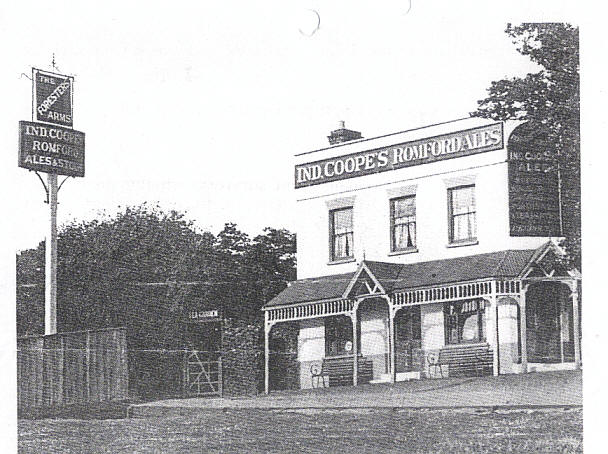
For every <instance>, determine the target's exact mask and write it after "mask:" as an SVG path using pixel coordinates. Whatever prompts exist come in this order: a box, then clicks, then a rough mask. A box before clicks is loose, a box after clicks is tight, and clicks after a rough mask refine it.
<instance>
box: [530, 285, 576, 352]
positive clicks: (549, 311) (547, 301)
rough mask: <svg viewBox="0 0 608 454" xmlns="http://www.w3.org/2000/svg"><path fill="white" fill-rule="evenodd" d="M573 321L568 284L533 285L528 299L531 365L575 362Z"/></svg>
mask: <svg viewBox="0 0 608 454" xmlns="http://www.w3.org/2000/svg"><path fill="white" fill-rule="evenodd" d="M573 318H574V317H573V307H572V299H571V298H570V290H569V288H568V287H567V286H566V285H564V284H560V283H555V282H539V283H535V284H532V285H530V288H529V290H528V293H527V297H526V328H527V329H526V332H527V336H526V337H527V351H528V362H531V363H563V362H573V361H574V323H573Z"/></svg>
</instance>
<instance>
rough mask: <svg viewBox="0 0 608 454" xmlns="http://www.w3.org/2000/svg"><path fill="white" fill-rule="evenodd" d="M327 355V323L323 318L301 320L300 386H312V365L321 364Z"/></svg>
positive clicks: (299, 351)
mask: <svg viewBox="0 0 608 454" xmlns="http://www.w3.org/2000/svg"><path fill="white" fill-rule="evenodd" d="M324 357H325V324H324V321H323V319H322V318H315V319H310V320H301V321H300V334H299V336H298V361H299V362H300V388H302V389H304V388H311V387H312V380H311V375H310V367H311V365H313V364H315V363H316V364H319V366H320V364H321V360H322V359H323V358H324Z"/></svg>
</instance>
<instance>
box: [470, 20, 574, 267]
mask: <svg viewBox="0 0 608 454" xmlns="http://www.w3.org/2000/svg"><path fill="white" fill-rule="evenodd" d="M505 32H506V33H507V35H509V36H510V37H511V38H512V40H513V43H514V44H515V45H516V46H517V50H518V51H519V52H520V53H521V54H522V55H526V56H528V57H529V58H530V59H531V60H532V61H533V62H535V63H537V64H538V65H540V67H541V70H540V71H538V72H537V73H534V74H528V75H527V76H525V77H523V78H520V77H514V78H509V79H503V80H499V81H495V82H492V83H491V85H490V88H489V89H488V96H487V97H486V98H485V99H482V100H480V101H478V104H479V106H478V109H477V111H475V112H473V113H472V114H471V115H473V116H479V117H484V118H492V119H495V120H525V121H529V122H531V123H533V124H536V125H539V127H542V128H545V129H546V130H547V131H548V139H549V141H550V142H551V143H552V144H554V148H553V151H554V154H555V160H556V162H557V163H558V164H559V167H560V169H561V175H562V178H563V179H562V182H563V184H562V207H563V218H564V235H565V238H566V239H565V242H564V246H565V248H566V251H567V253H568V261H569V262H570V264H571V265H573V266H576V267H577V268H579V269H580V265H581V262H580V77H579V39H578V28H577V27H573V26H571V25H568V24H562V23H543V24H529V23H526V24H522V25H518V26H513V25H511V24H508V25H507V28H506V30H505Z"/></svg>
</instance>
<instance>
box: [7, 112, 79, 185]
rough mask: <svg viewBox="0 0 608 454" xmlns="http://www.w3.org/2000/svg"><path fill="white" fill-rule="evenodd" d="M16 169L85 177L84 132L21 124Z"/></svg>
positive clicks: (31, 123)
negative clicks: (21, 168) (17, 167)
mask: <svg viewBox="0 0 608 454" xmlns="http://www.w3.org/2000/svg"><path fill="white" fill-rule="evenodd" d="M19 167H23V168H25V169H29V170H37V171H39V172H47V173H56V174H58V175H69V176H72V177H84V132H80V131H76V130H74V129H68V128H62V127H60V126H51V125H46V124H40V123H34V122H31V121H20V122H19Z"/></svg>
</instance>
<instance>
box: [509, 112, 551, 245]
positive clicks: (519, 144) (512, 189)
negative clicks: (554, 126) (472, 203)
mask: <svg viewBox="0 0 608 454" xmlns="http://www.w3.org/2000/svg"><path fill="white" fill-rule="evenodd" d="M548 137H549V135H548V131H547V130H546V129H545V128H543V127H542V126H541V125H535V124H533V123H524V124H522V125H520V126H518V127H517V128H515V130H514V131H513V133H512V134H511V136H510V137H509V141H508V144H507V152H508V162H509V164H508V165H509V226H510V232H511V236H561V234H562V232H561V227H560V226H561V222H560V216H561V215H560V194H559V172H558V168H557V160H556V158H557V156H556V151H555V149H554V148H553V146H552V144H551V143H550V142H549V140H548Z"/></svg>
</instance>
